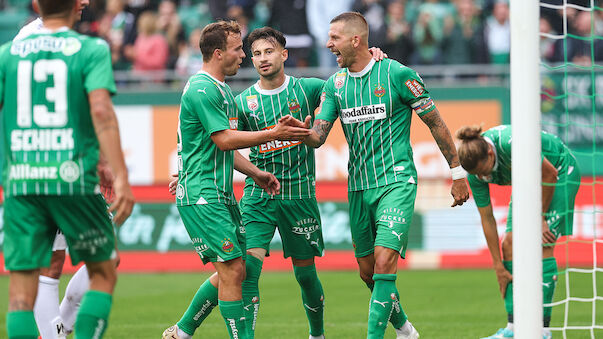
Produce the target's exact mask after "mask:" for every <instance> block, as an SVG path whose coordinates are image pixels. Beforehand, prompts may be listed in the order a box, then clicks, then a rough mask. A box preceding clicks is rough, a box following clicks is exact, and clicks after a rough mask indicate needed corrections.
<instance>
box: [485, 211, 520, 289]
mask: <svg viewBox="0 0 603 339" xmlns="http://www.w3.org/2000/svg"><path fill="white" fill-rule="evenodd" d="M477 209H478V211H479V215H480V218H481V221H482V229H483V231H484V236H485V237H486V243H487V244H488V250H489V251H490V256H492V263H493V265H494V271H495V272H496V278H497V280H498V287H499V288H500V293H501V294H502V296H503V297H504V296H505V291H506V290H507V285H508V284H509V282H511V280H512V279H513V277H512V276H511V273H509V271H507V269H506V268H505V266H504V265H503V262H502V258H501V254H500V244H499V242H498V230H497V229H496V219H494V213H493V212H492V204H488V205H487V206H484V207H478V208H477Z"/></svg>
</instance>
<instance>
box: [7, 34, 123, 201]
mask: <svg viewBox="0 0 603 339" xmlns="http://www.w3.org/2000/svg"><path fill="white" fill-rule="evenodd" d="M97 89H106V90H108V91H109V92H111V93H115V82H114V80H113V71H112V68H111V57H110V53H109V46H108V45H107V43H106V42H104V41H103V40H101V39H98V38H92V37H88V36H84V35H80V34H78V33H76V32H74V31H72V30H68V29H67V28H65V29H60V30H58V31H56V32H53V33H50V32H48V33H46V32H42V33H40V34H33V35H30V36H28V37H27V38H25V39H23V40H21V41H16V42H9V43H7V44H5V45H4V46H2V47H1V49H0V105H1V106H2V107H3V110H2V123H3V127H2V129H3V132H4V136H3V140H2V142H3V144H4V147H3V149H4V159H3V162H4V170H3V183H4V189H5V191H4V192H5V195H6V196H7V197H9V196H18V195H82V194H93V193H97V192H99V190H98V177H97V174H96V165H97V163H98V156H99V144H98V139H97V138H96V133H95V131H94V126H93V124H92V118H91V116H90V104H89V102H88V94H89V93H90V92H92V91H94V90H97Z"/></svg>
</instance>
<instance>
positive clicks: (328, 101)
mask: <svg viewBox="0 0 603 339" xmlns="http://www.w3.org/2000/svg"><path fill="white" fill-rule="evenodd" d="M334 77H335V76H331V77H330V78H329V80H327V82H326V83H325V84H324V86H323V88H322V92H321V95H320V106H319V107H320V109H319V110H318V114H316V117H315V119H321V120H326V121H328V122H334V121H335V120H336V119H337V102H336V100H335V94H334V93H335V85H334V83H333V81H334V80H333V79H334Z"/></svg>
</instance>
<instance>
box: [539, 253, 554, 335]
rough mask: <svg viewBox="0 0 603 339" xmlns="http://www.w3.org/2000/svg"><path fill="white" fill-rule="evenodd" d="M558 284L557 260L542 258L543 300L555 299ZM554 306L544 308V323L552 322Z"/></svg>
mask: <svg viewBox="0 0 603 339" xmlns="http://www.w3.org/2000/svg"><path fill="white" fill-rule="evenodd" d="M556 285H557V260H555V258H554V257H551V258H545V259H542V301H543V303H545V304H550V303H551V302H552V301H553V295H554V294H555V287H556ZM551 312H552V307H544V308H543V325H544V327H549V325H550V324H551Z"/></svg>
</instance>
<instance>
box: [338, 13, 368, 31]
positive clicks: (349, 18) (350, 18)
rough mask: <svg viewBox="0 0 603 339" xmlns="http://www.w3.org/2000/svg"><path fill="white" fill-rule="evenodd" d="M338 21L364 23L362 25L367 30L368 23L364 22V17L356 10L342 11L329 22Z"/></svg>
mask: <svg viewBox="0 0 603 339" xmlns="http://www.w3.org/2000/svg"><path fill="white" fill-rule="evenodd" d="M338 21H343V22H346V23H347V22H352V23H356V24H361V25H364V27H365V28H366V30H367V31H368V23H367V22H366V19H365V18H364V16H363V15H362V14H360V13H358V12H344V13H341V14H339V15H338V16H336V17H334V18H333V19H331V23H336V22H338Z"/></svg>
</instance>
